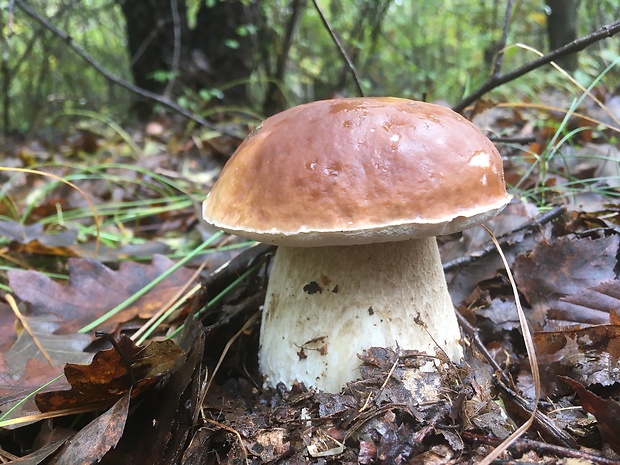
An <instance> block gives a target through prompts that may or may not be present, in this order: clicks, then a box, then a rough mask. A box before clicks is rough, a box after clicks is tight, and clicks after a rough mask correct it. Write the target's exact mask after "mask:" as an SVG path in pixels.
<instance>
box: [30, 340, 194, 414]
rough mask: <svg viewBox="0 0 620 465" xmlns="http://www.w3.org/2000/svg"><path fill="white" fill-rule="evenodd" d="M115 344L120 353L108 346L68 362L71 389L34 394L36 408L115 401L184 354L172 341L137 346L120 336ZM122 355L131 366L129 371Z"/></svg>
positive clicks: (147, 382)
mask: <svg viewBox="0 0 620 465" xmlns="http://www.w3.org/2000/svg"><path fill="white" fill-rule="evenodd" d="M118 348H119V349H120V351H121V352H122V354H123V355H122V356H121V355H120V354H119V351H118V350H116V349H115V348H111V349H107V350H102V351H100V352H98V353H97V354H95V356H94V357H93V360H92V362H91V363H90V364H88V365H77V364H72V363H68V364H67V365H66V366H65V377H66V378H67V381H68V382H69V384H70V385H71V389H70V390H62V391H53V392H45V393H41V394H37V396H36V398H35V401H36V403H37V407H38V408H39V410H41V411H42V412H52V411H57V410H65V409H70V408H80V409H88V408H92V409H97V408H101V407H102V406H109V405H111V404H112V403H114V402H116V401H117V400H118V398H119V397H120V396H121V395H123V394H124V393H126V392H127V391H129V390H130V389H132V395H138V394H140V393H141V392H143V391H145V390H146V389H147V388H149V387H150V386H152V385H153V384H155V383H156V382H157V381H159V379H161V377H162V376H164V375H165V374H167V373H168V372H169V371H170V370H171V369H172V367H173V366H174V364H175V362H176V361H177V359H178V358H179V357H181V355H182V354H183V351H182V350H181V349H180V348H179V347H177V346H176V345H175V344H174V343H173V342H172V341H161V342H151V343H150V344H149V345H147V346H146V347H138V346H136V345H135V344H134V343H133V341H131V339H129V338H127V337H122V338H121V339H120V340H119V341H118ZM123 357H124V359H125V360H127V362H128V363H129V364H130V366H131V375H130V374H129V373H128V371H127V367H126V365H125V363H124V360H123ZM132 375H133V378H134V380H133V381H134V384H133V386H132V379H131V376H132Z"/></svg>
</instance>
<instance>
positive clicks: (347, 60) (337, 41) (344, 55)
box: [312, 0, 364, 97]
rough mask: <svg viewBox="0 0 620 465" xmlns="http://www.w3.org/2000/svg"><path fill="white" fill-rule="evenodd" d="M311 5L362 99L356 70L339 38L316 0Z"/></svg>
mask: <svg viewBox="0 0 620 465" xmlns="http://www.w3.org/2000/svg"><path fill="white" fill-rule="evenodd" d="M312 3H314V8H316V11H317V12H318V14H319V16H320V18H321V22H322V23H323V26H325V29H327V31H328V32H329V35H330V36H331V38H332V40H333V41H334V43H335V44H336V47H337V48H338V51H339V52H340V56H342V58H343V60H344V61H345V63H346V64H347V66H348V68H349V71H351V75H352V76H353V81H354V82H355V87H356V88H357V92H358V93H359V95H360V96H361V97H363V96H364V90H363V89H362V84H361V81H360V78H359V76H358V75H357V70H356V69H355V65H354V64H353V62H352V61H351V58H349V55H348V54H347V51H346V50H345V49H344V47H343V45H342V42H340V38H339V37H338V35H337V34H336V31H334V30H333V29H332V27H331V25H330V24H329V22H328V21H327V18H326V17H325V15H324V14H323V11H321V8H320V7H319V4H318V3H317V0H312Z"/></svg>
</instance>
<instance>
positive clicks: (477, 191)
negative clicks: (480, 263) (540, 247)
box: [204, 98, 510, 247]
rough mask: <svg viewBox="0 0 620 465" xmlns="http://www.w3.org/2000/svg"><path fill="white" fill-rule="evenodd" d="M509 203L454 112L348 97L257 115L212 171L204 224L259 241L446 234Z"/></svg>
mask: <svg viewBox="0 0 620 465" xmlns="http://www.w3.org/2000/svg"><path fill="white" fill-rule="evenodd" d="M509 200H510V196H509V195H508V194H507V193H506V188H505V184H504V175H503V167H502V161H501V157H500V155H499V153H498V152H497V150H496V149H495V147H494V146H493V144H492V143H491V142H490V141H489V140H488V139H487V138H486V137H485V136H484V134H482V133H481V132H480V130H479V129H478V128H476V126H474V125H473V124H472V123H470V122H469V121H467V120H466V119H465V118H463V117H462V116H460V115H458V114H457V113H455V112H453V111H452V110H450V109H448V108H445V107H442V106H439V105H433V104H429V103H423V102H416V101H411V100H406V99H398V98H351V99H334V100H325V101H319V102H313V103H308V104H305V105H300V106H297V107H293V108H291V109H289V110H286V111H284V112H282V113H279V114H277V115H275V116H272V117H270V118H268V119H267V120H265V121H264V122H263V124H261V125H260V126H259V127H258V128H257V129H256V130H255V131H254V132H253V133H252V134H251V135H250V136H248V138H247V139H246V140H245V141H244V142H243V143H242V144H241V145H240V146H239V148H238V149H237V151H236V152H235V153H234V154H233V156H232V157H231V159H230V160H229V161H228V163H227V164H226V166H225V167H224V169H223V170H222V172H221V175H220V178H219V180H218V181H217V182H216V183H215V185H214V187H213V189H212V191H211V193H210V194H209V196H208V197H207V200H206V201H205V203H204V217H205V220H206V221H207V222H209V223H211V224H213V225H215V226H218V227H219V228H221V229H224V230H225V231H228V232H230V233H233V234H236V235H240V236H243V237H248V238H250V239H255V240H257V241H260V242H266V243H272V244H277V245H288V246H300V247H303V246H308V247H314V246H324V245H344V244H364V243H372V242H387V241H397V240H404V239H411V238H419V237H425V236H434V235H439V234H449V233H452V232H455V231H460V230H462V229H465V228H467V227H469V226H472V225H474V224H478V223H481V222H483V221H485V220H487V219H488V218H490V217H492V216H494V215H495V214H497V213H498V212H499V211H500V210H501V209H502V208H503V207H504V206H505V205H506V204H507V203H508V201H509Z"/></svg>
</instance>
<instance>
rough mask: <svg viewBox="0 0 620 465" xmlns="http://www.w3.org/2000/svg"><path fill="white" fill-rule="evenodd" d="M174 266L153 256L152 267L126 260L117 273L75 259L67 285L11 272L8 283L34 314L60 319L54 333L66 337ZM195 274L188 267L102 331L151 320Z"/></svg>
mask: <svg viewBox="0 0 620 465" xmlns="http://www.w3.org/2000/svg"><path fill="white" fill-rule="evenodd" d="M172 264H173V262H172V261H171V260H170V259H168V258H166V257H164V256H161V255H155V256H153V261H152V263H151V264H149V265H143V264H138V263H133V262H123V263H121V265H120V267H119V269H118V270H117V271H114V270H111V269H110V268H108V267H106V266H105V265H103V264H102V263H100V262H98V261H95V260H90V259H83V258H74V259H70V260H69V276H70V281H69V283H68V284H60V283H58V282H56V281H54V280H52V279H51V278H49V277H48V276H46V275H44V274H42V273H39V272H37V271H22V270H12V271H9V272H8V273H7V274H8V276H9V285H10V286H11V288H12V289H13V291H14V292H15V294H16V295H17V296H18V297H19V298H20V299H21V300H22V301H24V302H27V303H28V308H29V311H30V313H31V314H32V315H47V314H50V313H53V314H55V315H58V316H59V317H61V319H62V324H61V325H60V327H59V328H58V330H57V331H56V332H57V333H61V334H66V333H74V332H76V331H77V330H78V329H80V328H81V327H83V326H85V325H87V324H88V323H90V322H92V321H93V320H95V319H97V318H98V317H99V316H101V315H103V314H104V313H105V312H107V311H108V310H111V309H112V308H114V307H116V306H117V305H118V304H120V303H121V302H123V301H124V300H125V299H127V298H128V297H130V296H131V295H133V294H134V293H136V292H137V291H139V290H140V289H142V288H143V287H144V286H146V285H147V284H149V283H150V282H151V281H153V280H154V279H155V278H157V277H159V276H160V275H161V274H162V273H163V272H164V271H166V270H167V269H168V268H170V267H171V266H172ZM191 276H192V271H191V270H189V269H186V268H181V269H179V270H177V271H176V272H175V273H173V274H172V275H171V276H169V277H168V278H167V279H165V280H164V281H163V282H161V283H160V284H159V285H157V286H156V287H155V288H154V289H153V290H152V291H151V292H149V293H148V294H146V295H145V296H143V297H142V298H140V299H139V300H137V301H136V302H134V303H133V304H132V305H131V306H129V307H128V308H126V309H124V310H123V311H122V312H120V313H119V314H117V315H116V316H115V317H114V318H112V319H110V320H108V321H107V322H105V323H104V324H102V325H100V326H99V327H98V329H101V330H104V331H108V330H109V331H111V330H113V329H114V328H115V327H116V325H117V324H118V323H120V322H124V321H128V320H131V319H132V318H134V317H135V316H140V317H141V318H148V317H150V316H152V315H153V313H154V312H155V311H157V310H158V309H159V308H160V307H161V305H162V304H163V303H164V302H166V301H167V300H168V299H170V298H171V297H172V296H173V295H174V294H175V293H176V292H178V290H179V288H180V287H182V286H183V285H184V284H185V283H186V282H187V281H188V280H189V279H190V278H191Z"/></svg>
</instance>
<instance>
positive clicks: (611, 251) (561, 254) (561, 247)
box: [513, 236, 620, 329]
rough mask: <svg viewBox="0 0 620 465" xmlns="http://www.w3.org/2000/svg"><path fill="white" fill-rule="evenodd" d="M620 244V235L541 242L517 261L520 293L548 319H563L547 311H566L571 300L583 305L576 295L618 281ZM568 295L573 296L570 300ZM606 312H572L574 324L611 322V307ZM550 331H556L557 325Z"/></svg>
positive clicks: (598, 310)
mask: <svg viewBox="0 0 620 465" xmlns="http://www.w3.org/2000/svg"><path fill="white" fill-rule="evenodd" d="M619 243H620V237H619V236H609V237H605V238H601V239H596V240H592V239H589V238H585V239H576V240H570V239H568V238H561V239H559V240H557V241H556V242H553V243H548V242H544V243H540V244H538V245H537V246H536V247H535V248H534V250H533V251H532V252H531V253H530V254H528V255H520V256H518V257H517V258H516V259H515V262H514V267H513V272H514V275H515V279H516V281H517V286H518V288H519V291H520V292H521V293H523V294H524V295H525V296H526V298H527V300H528V302H529V303H530V305H531V306H532V307H535V308H537V309H538V310H541V311H543V312H544V313H545V316H546V319H547V320H553V319H554V318H556V317H558V316H562V313H561V312H555V313H553V312H550V313H547V311H548V310H549V309H552V308H558V309H559V310H560V311H561V310H562V309H565V310H566V309H568V308H569V305H568V304H570V303H571V301H577V302H579V301H581V302H583V299H579V298H578V297H576V296H575V295H578V294H582V295H583V294H584V293H585V292H586V290H588V289H592V290H594V292H595V293H596V289H606V287H605V286H603V287H599V286H602V285H603V283H606V282H609V281H612V280H614V279H615V277H616V275H615V272H614V269H615V267H616V254H617V252H618V245H619ZM612 287H613V286H612ZM599 294H600V292H599ZM567 296H573V297H571V298H570V299H568V300H567V299H566V297H567ZM608 297H609V296H608ZM607 302H609V300H607ZM598 306H599V307H601V305H598ZM602 307H603V308H605V305H604V304H603V305H602ZM573 309H574V307H573ZM605 310H606V311H603V312H601V309H600V308H594V309H588V308H586V307H583V306H582V307H581V309H580V311H573V312H572V313H568V314H569V315H571V316H570V317H571V318H572V319H571V320H570V323H589V322H592V321H596V322H599V323H609V310H610V308H606V309H605ZM605 313H606V314H607V319H605V318H604V314H605ZM562 318H564V317H562ZM547 329H555V326H554V325H551V326H548V327H547Z"/></svg>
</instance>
